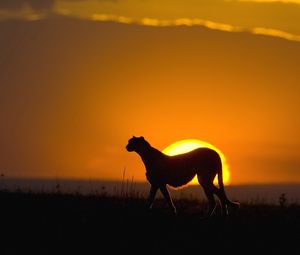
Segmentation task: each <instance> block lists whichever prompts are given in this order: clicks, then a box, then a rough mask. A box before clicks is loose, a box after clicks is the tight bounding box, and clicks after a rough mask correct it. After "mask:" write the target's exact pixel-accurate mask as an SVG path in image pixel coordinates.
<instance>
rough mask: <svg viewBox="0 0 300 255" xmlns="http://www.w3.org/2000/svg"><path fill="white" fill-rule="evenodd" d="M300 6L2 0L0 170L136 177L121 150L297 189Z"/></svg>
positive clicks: (136, 165) (139, 172) (137, 167)
mask: <svg viewBox="0 0 300 255" xmlns="http://www.w3.org/2000/svg"><path fill="white" fill-rule="evenodd" d="M299 95H300V1H296V0H294V1H293V0H290V1H267V0H266V1H250V0H249V1H247V0H246V1H235V0H232V1H230V0H229V1H228V0H161V1H159V0H144V1H140V0H119V1H118V0H111V1H109V0H106V1H105V0H82V1H81V0H36V1H35V0H14V1H10V0H0V123H1V125H0V174H1V173H3V174H5V176H7V177H22V178H23V177H28V178H29V177H47V178H57V177H58V178H84V179H88V178H91V179H121V178H122V174H123V169H124V167H126V176H127V177H128V178H131V177H132V176H133V177H134V180H136V181H145V170H144V167H143V165H142V162H141V160H140V159H139V158H138V156H137V155H136V154H134V153H128V152H127V151H126V150H125V146H126V144H127V141H128V139H129V138H131V137H132V135H135V136H140V135H143V136H144V137H145V138H146V139H147V140H148V141H149V142H150V143H151V144H152V145H153V146H154V147H156V148H158V149H160V150H163V149H164V148H166V147H167V146H168V145H170V144H171V143H174V142H176V141H179V140H183V139H199V140H201V141H206V142H208V143H210V144H212V145H214V146H215V147H217V148H218V149H219V150H220V151H222V152H223V154H224V155H225V157H226V159H227V163H228V165H229V168H230V171H231V184H247V183H248V184H249V183H291V182H293V183H300V136H299V130H300V118H299V116H300V100H299Z"/></svg>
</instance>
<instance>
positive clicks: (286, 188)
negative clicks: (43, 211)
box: [0, 178, 300, 204]
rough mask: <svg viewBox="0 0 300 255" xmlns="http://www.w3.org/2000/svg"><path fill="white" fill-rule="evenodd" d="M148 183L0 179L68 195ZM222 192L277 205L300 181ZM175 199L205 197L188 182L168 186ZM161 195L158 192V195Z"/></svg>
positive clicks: (292, 196)
mask: <svg viewBox="0 0 300 255" xmlns="http://www.w3.org/2000/svg"><path fill="white" fill-rule="evenodd" d="M149 188H150V186H149V184H148V183H143V182H134V181H130V180H126V181H123V182H122V181H101V180H80V179H19V178H0V190H9V191H22V192H45V193H51V192H52V193H53V192H59V193H69V194H82V195H88V194H97V195H107V196H128V197H131V196H139V197H146V196H147V194H148V191H149ZM225 189H226V193H227V195H228V197H229V198H230V199H232V200H238V201H240V202H250V203H251V202H253V203H272V204H278V201H279V197H280V196H281V195H282V194H284V196H285V197H286V199H287V203H289V204H294V203H297V204H299V203H300V184H265V185H264V184H260V185H255V184H253V185H232V186H231V185H230V186H226V187H225ZM170 191H171V194H172V197H173V198H175V199H200V200H203V199H205V195H204V192H203V190H202V188H201V187H200V186H199V185H189V186H185V187H184V188H181V189H177V190H174V189H172V188H171V189H170ZM158 196H159V197H161V194H160V193H159V194H158Z"/></svg>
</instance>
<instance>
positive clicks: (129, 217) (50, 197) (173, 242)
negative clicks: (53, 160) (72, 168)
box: [0, 188, 300, 254]
mask: <svg viewBox="0 0 300 255" xmlns="http://www.w3.org/2000/svg"><path fill="white" fill-rule="evenodd" d="M174 202H175V203H176V205H177V208H178V215H177V216H174V215H172V214H171V212H170V210H169V209H168V206H167V204H166V202H165V201H164V200H162V199H158V200H157V201H156V203H155V204H154V208H153V209H152V210H151V211H149V210H147V209H146V205H145V199H144V198H141V197H130V196H124V197H121V196H118V197H117V196H109V195H108V194H107V193H106V191H105V188H104V189H102V190H101V192H100V193H98V194H91V195H80V194H79V193H78V194H62V193H60V192H56V191H53V193H52V194H49V193H43V192H40V193H33V192H26V193H24V192H21V191H14V192H8V191H0V203H1V210H0V217H1V254H27V253H28V254H103V253H104V252H105V251H106V252H108V254H121V253H122V254H193V253H197V254H200V253H202V252H203V253H204V252H207V251H208V250H209V249H212V250H213V252H218V251H224V250H226V251H230V253H231V254H232V253H238V252H239V253H243V254H244V253H253V254H254V253H255V254H256V253H257V252H258V251H260V252H265V253H266V254H278V253H286V254H288V253H289V252H290V251H294V249H295V248H296V247H297V242H298V240H299V227H300V207H299V205H296V204H293V205H287V204H286V205H285V206H281V205H269V204H242V206H241V208H240V210H239V211H237V212H232V213H231V214H230V215H229V216H228V217H227V219H226V220H223V219H222V218H221V217H219V216H220V212H219V211H217V212H216V214H215V215H214V216H213V217H212V218H211V219H210V220H203V219H202V216H204V215H205V211H206V207H207V203H206V201H203V202H201V201H200V203H199V201H197V200H190V199H180V200H175V201H174ZM218 208H219V207H218Z"/></svg>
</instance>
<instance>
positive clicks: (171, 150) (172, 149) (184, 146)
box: [163, 139, 230, 185]
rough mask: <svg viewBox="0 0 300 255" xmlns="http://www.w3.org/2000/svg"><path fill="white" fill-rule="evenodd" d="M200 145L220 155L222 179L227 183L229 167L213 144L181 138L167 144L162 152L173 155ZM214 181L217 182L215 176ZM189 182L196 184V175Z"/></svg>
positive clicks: (228, 180)
mask: <svg viewBox="0 0 300 255" xmlns="http://www.w3.org/2000/svg"><path fill="white" fill-rule="evenodd" d="M201 147H207V148H210V149H213V150H215V151H216V152H217V153H218V154H219V155H220V157H221V160H222V165H223V181H224V184H227V185H228V184H229V182H230V172H229V167H228V165H227V163H226V158H225V156H224V154H223V153H222V152H221V151H220V150H219V149H217V148H216V147H215V146H213V145H211V144H209V143H207V142H203V141H200V140H196V139H185V140H181V141H178V142H175V143H172V144H171V145H169V146H168V147H166V148H165V149H164V150H163V153H165V154H166V155H169V156H174V155H177V154H181V153H186V152H189V151H192V150H194V149H197V148H201ZM214 182H215V183H217V179H216V178H215V181H214ZM190 184H198V180H197V176H195V177H194V179H193V180H192V181H191V182H190Z"/></svg>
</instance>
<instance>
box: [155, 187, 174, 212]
mask: <svg viewBox="0 0 300 255" xmlns="http://www.w3.org/2000/svg"><path fill="white" fill-rule="evenodd" d="M159 189H160V191H161V193H162V194H163V196H164V198H165V199H166V200H167V202H168V205H169V207H170V208H171V210H172V211H173V213H174V214H175V215H176V214H177V211H176V207H175V206H174V204H173V201H172V198H171V196H170V193H169V190H168V188H167V186H166V185H162V186H160V187H159Z"/></svg>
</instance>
